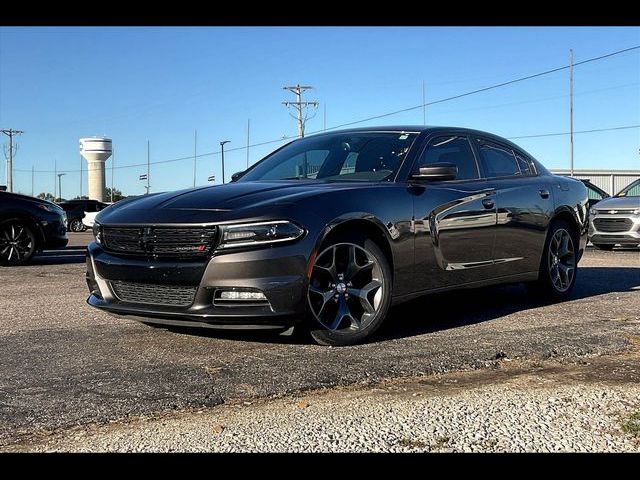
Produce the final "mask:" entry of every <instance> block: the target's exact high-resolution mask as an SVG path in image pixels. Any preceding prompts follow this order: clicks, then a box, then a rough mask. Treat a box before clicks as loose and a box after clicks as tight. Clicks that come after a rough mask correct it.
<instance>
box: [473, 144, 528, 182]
mask: <svg viewBox="0 0 640 480" xmlns="http://www.w3.org/2000/svg"><path fill="white" fill-rule="evenodd" d="M478 150H479V153H480V163H481V164H482V169H483V170H484V174H485V176H486V177H510V176H513V175H520V174H521V173H520V167H518V163H517V161H516V157H515V156H514V155H513V152H512V151H511V149H508V148H506V147H502V146H500V145H498V144H496V143H493V142H487V141H484V140H478Z"/></svg>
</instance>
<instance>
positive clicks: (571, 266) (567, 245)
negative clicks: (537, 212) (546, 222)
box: [531, 220, 578, 300]
mask: <svg viewBox="0 0 640 480" xmlns="http://www.w3.org/2000/svg"><path fill="white" fill-rule="evenodd" d="M577 245H578V239H577V235H576V234H575V230H574V229H573V228H571V226H570V225H569V224H568V223H567V222H565V221H564V220H557V221H555V222H553V224H552V225H551V226H550V227H549V234H548V235H547V240H546V242H545V247H544V251H543V254H542V260H541V262H540V271H539V273H538V281H537V282H535V283H534V284H532V285H531V286H532V287H533V290H534V292H536V293H539V294H541V295H542V296H544V297H546V298H549V299H551V300H564V299H566V298H567V297H569V295H570V294H571V290H573V287H574V285H575V283H576V275H577V273H578V252H577Z"/></svg>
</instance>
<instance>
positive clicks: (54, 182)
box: [53, 160, 58, 202]
mask: <svg viewBox="0 0 640 480" xmlns="http://www.w3.org/2000/svg"><path fill="white" fill-rule="evenodd" d="M57 176H58V161H57V160H54V161H53V201H54V202H55V201H56V198H58V194H57V193H56V192H57V190H56V188H57V184H56V177H57Z"/></svg>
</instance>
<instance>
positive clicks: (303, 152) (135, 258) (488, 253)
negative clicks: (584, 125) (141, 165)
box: [87, 126, 588, 345]
mask: <svg viewBox="0 0 640 480" xmlns="http://www.w3.org/2000/svg"><path fill="white" fill-rule="evenodd" d="M234 180H235V181H234V182H233V183H231V184H228V185H218V186H209V187H201V188H194V189H188V190H181V191H178V192H169V193H161V194H156V195H147V196H143V197H139V198H137V199H133V200H124V201H122V202H119V203H117V204H115V205H112V206H111V207H109V208H107V209H105V210H103V211H102V212H100V213H99V214H98V216H97V218H96V223H95V225H94V234H95V238H96V240H95V242H93V243H91V244H90V245H89V248H88V262H87V265H88V272H87V281H88V285H89V290H90V292H91V294H90V296H89V299H88V302H89V304H90V305H92V306H93V307H96V308H99V309H101V310H105V311H107V312H110V313H112V314H114V315H116V316H120V317H129V318H136V319H139V320H142V321H144V322H147V323H156V324H160V325H182V326H200V327H213V328H287V327H290V326H293V325H295V326H297V327H299V328H303V329H307V330H309V331H310V332H311V335H312V336H313V338H314V339H315V340H316V341H317V342H319V343H322V344H329V345H348V344H353V343H357V342H361V341H363V340H364V339H366V338H368V337H369V336H370V335H371V334H372V333H373V332H374V331H376V329H378V327H379V326H380V325H381V323H382V322H383V320H384V318H385V317H386V315H387V312H388V310H389V308H390V306H391V305H392V304H393V303H399V302H403V301H406V300H409V299H411V298H415V297H416V296H419V295H424V294H427V293H432V292H439V291H443V290H451V289H456V288H469V287H479V286H484V285H492V284H500V283H508V282H528V283H529V284H530V285H531V286H532V287H534V290H536V291H538V292H541V293H543V294H545V295H547V296H549V297H551V298H553V299H563V298H566V297H567V296H568V295H569V294H570V292H571V290H572V288H573V286H574V284H575V281H576V273H577V267H578V262H579V260H580V257H581V255H582V252H583V250H584V247H585V244H586V240H587V227H588V208H587V189H586V187H585V186H584V185H583V184H582V182H580V181H578V180H574V179H571V178H563V177H557V176H554V175H552V174H550V173H549V171H548V170H547V169H546V168H545V167H544V166H542V164H540V163H539V162H538V161H537V160H536V159H534V158H533V157H532V156H531V155H530V154H528V153H527V152H525V151H524V150H523V149H521V148H520V147H518V146H517V145H515V144H513V143H511V142H509V141H508V140H505V139H504V138H501V137H497V136H495V135H492V134H489V133H485V132H480V131H475V130H469V129H464V128H449V127H422V126H421V127H416V126H401V127H397V126H393V127H381V128H373V127H370V128H362V129H353V130H345V131H336V132H331V133H324V134H320V135H314V136H310V137H306V138H302V139H298V140H295V141H293V142H291V143H289V144H287V145H285V146H283V147H282V148H280V149H278V150H276V151H275V152H273V153H272V154H270V155H268V156H267V157H266V158H264V159H263V160H261V161H260V162H258V163H256V164H255V165H253V166H252V167H251V168H250V169H248V170H247V171H245V172H242V173H240V174H236V175H234ZM426 313H427V312H425V321H428V316H427V315H426ZM435 313H436V312H429V314H435Z"/></svg>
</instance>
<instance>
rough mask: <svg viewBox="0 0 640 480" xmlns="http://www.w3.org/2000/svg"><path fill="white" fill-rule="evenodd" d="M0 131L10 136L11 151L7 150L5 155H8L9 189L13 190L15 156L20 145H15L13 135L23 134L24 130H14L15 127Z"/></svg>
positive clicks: (9, 190)
mask: <svg viewBox="0 0 640 480" xmlns="http://www.w3.org/2000/svg"><path fill="white" fill-rule="evenodd" d="M0 132H2V133H4V134H5V135H6V136H7V137H9V151H8V152H7V151H6V150H5V156H6V157H7V191H8V192H13V156H14V155H15V154H16V152H17V151H18V145H16V146H15V147H14V145H13V137H14V136H16V135H22V134H23V133H24V132H23V131H22V130H14V129H13V128H3V129H2V130H0Z"/></svg>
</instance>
